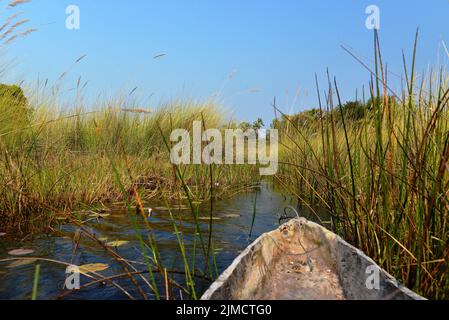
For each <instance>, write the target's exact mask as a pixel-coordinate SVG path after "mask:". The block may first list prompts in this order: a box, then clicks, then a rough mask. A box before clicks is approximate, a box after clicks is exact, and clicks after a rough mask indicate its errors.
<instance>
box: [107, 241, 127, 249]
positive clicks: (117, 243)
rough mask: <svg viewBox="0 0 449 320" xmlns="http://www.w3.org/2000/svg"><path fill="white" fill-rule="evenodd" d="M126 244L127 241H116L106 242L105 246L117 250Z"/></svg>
mask: <svg viewBox="0 0 449 320" xmlns="http://www.w3.org/2000/svg"><path fill="white" fill-rule="evenodd" d="M128 243H129V241H121V240H117V241H111V242H108V243H107V244H106V245H107V246H108V247H115V248H117V247H121V246H124V245H127V244H128Z"/></svg>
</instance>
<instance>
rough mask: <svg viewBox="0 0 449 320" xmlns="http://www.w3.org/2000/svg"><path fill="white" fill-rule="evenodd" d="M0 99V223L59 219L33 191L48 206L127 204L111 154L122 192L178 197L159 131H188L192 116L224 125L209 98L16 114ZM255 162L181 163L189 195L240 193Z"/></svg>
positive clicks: (198, 198)
mask: <svg viewBox="0 0 449 320" xmlns="http://www.w3.org/2000/svg"><path fill="white" fill-rule="evenodd" d="M9 105H10V103H6V102H5V103H4V105H3V106H2V100H0V109H5V110H9V111H8V112H9V113H8V112H5V113H2V115H1V116H0V125H1V126H0V128H1V129H0V159H1V160H0V179H1V181H0V225H1V226H2V227H3V229H4V228H7V227H13V228H18V229H19V230H22V231H27V228H28V227H29V226H36V227H37V226H46V225H49V224H51V222H54V218H55V217H56V216H55V215H54V214H52V213H51V212H48V210H46V209H43V208H42V206H41V205H39V203H37V202H36V201H35V200H30V197H26V196H25V194H26V195H32V198H33V199H38V200H40V201H42V202H45V203H46V204H48V205H51V206H52V207H55V208H58V209H61V210H63V211H64V210H65V211H69V210H72V211H73V210H77V209H92V208H94V207H96V206H98V207H108V206H109V205H111V203H114V202H120V201H121V202H124V201H125V200H126V199H125V196H124V195H123V192H122V191H121V190H120V188H119V185H118V183H117V179H116V177H115V174H114V171H113V170H112V168H111V159H112V160H113V161H114V164H115V166H116V167H117V168H118V172H120V180H121V181H122V182H123V184H124V185H125V187H126V189H127V191H129V192H130V190H132V188H136V189H137V190H138V191H139V193H140V195H141V198H142V200H143V201H150V200H153V199H158V200H161V199H164V198H167V199H169V200H179V199H181V200H183V199H186V198H185V196H183V195H181V188H180V184H179V182H178V181H177V177H176V173H175V172H174V170H173V167H172V165H171V163H170V158H169V150H167V148H166V145H165V143H164V139H163V137H169V136H170V132H171V130H173V129H175V128H176V129H178V128H184V129H187V130H191V127H192V123H193V121H194V120H199V121H204V123H205V124H207V127H208V128H223V127H224V126H226V125H227V123H226V117H225V115H224V114H223V111H219V109H218V107H217V106H216V105H214V104H212V103H190V102H180V101H174V102H171V103H167V104H165V105H162V106H160V107H159V108H157V110H156V111H154V112H152V113H142V112H140V111H139V112H134V110H136V109H135V108H134V109H132V110H131V109H130V108H125V107H123V103H122V102H121V101H116V102H108V103H104V105H103V106H100V107H98V109H97V110H93V111H92V110H91V111H85V110H83V109H77V110H70V111H64V112H63V111H60V110H58V109H57V108H56V107H49V106H48V104H45V105H42V104H41V105H39V106H35V107H30V108H29V110H28V112H17V111H14V110H12V111H11V109H13V108H10V107H9ZM256 170H257V168H253V167H252V166H247V165H243V166H220V167H217V168H216V169H214V170H213V179H214V181H215V182H214V183H216V184H217V185H219V187H218V188H217V189H216V190H215V194H211V193H210V188H209V187H208V185H209V182H210V168H209V166H203V165H197V166H185V167H183V168H182V173H183V177H184V178H185V181H186V184H187V185H188V187H189V190H190V193H191V196H192V197H193V200H194V201H207V200H208V199H209V198H210V197H211V196H214V197H215V198H220V197H226V196H227V195H230V194H233V193H236V192H239V191H241V190H243V189H244V188H245V187H246V186H250V185H253V184H254V183H257V181H255V178H254V177H257V175H256V174H254V173H255V172H256Z"/></svg>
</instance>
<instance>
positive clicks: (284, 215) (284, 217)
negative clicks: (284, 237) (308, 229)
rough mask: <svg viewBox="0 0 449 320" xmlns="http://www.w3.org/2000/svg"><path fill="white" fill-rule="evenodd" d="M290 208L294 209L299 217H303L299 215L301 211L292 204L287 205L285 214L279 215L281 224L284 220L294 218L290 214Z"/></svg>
mask: <svg viewBox="0 0 449 320" xmlns="http://www.w3.org/2000/svg"><path fill="white" fill-rule="evenodd" d="M288 210H291V211H293V213H294V214H295V215H296V217H297V218H298V219H299V218H301V216H300V215H299V212H298V211H297V210H296V209H295V208H294V207H292V206H286V207H284V214H283V215H282V216H279V224H282V221H284V220H290V219H293V217H290V216H289V214H288V213H289V212H288Z"/></svg>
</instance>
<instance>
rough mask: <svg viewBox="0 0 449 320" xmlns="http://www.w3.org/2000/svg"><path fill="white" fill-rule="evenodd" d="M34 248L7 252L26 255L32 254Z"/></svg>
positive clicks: (12, 254)
mask: <svg viewBox="0 0 449 320" xmlns="http://www.w3.org/2000/svg"><path fill="white" fill-rule="evenodd" d="M33 253H34V250H31V249H16V250H11V251H9V252H8V254H9V255H10V256H27V255H29V254H33Z"/></svg>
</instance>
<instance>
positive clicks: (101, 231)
mask: <svg viewBox="0 0 449 320" xmlns="http://www.w3.org/2000/svg"><path fill="white" fill-rule="evenodd" d="M256 193H257V216H256V220H255V224H254V228H253V232H252V234H253V236H252V239H248V235H249V232H250V228H251V223H252V218H253V208H254V200H255V197H256ZM292 203H294V201H293V200H292V199H291V198H290V197H286V196H284V195H282V194H281V193H280V192H278V191H277V190H276V189H275V187H273V186H272V185H270V184H263V185H262V186H261V188H260V190H258V191H254V192H251V193H245V194H241V195H238V196H236V197H234V198H233V199H230V200H220V201H217V202H216V203H215V206H214V224H213V234H212V237H213V242H214V249H215V251H216V252H217V255H216V261H217V267H218V270H219V272H222V271H224V270H225V269H226V268H227V267H228V266H229V265H230V264H231V263H232V261H233V259H235V257H236V256H237V255H238V254H239V253H240V252H241V251H242V250H244V249H245V248H246V247H247V245H248V244H249V241H252V240H254V238H256V237H258V236H259V235H261V234H262V233H264V232H267V231H270V230H273V229H274V228H276V227H277V226H278V220H279V214H281V213H282V212H283V208H284V207H285V206H286V205H290V204H292ZM152 207H153V208H155V209H154V211H153V214H152V216H151V218H150V219H149V222H150V225H151V228H152V229H153V231H154V236H155V238H156V241H157V244H158V248H159V251H160V253H161V257H162V260H163V262H164V266H165V267H166V268H167V269H171V270H183V261H182V260H183V259H182V256H181V254H180V251H179V246H178V242H177V239H176V234H174V230H173V225H172V220H171V219H170V214H169V212H168V211H167V210H166V208H163V205H161V204H160V203H155V204H153V206H152ZM209 214H210V205H209V204H205V205H203V206H201V207H200V224H201V229H202V230H203V231H204V232H207V230H208V224H209V220H208V217H209ZM174 215H175V218H176V225H177V227H178V230H179V231H180V232H182V233H183V235H184V240H185V247H186V249H187V251H188V252H189V253H191V252H192V251H193V246H194V241H193V238H194V237H193V235H194V233H195V223H194V221H193V219H192V216H191V213H190V212H189V211H188V210H185V208H181V210H176V211H175V212H174ZM137 221H138V225H139V228H140V229H141V232H142V233H143V234H145V233H146V232H147V231H146V228H145V223H144V221H143V220H142V218H140V217H139V218H138V219H137ZM88 226H89V228H91V229H92V231H93V232H94V233H95V234H96V235H97V237H98V238H101V239H104V240H107V241H116V240H120V241H127V242H128V243H127V244H126V245H124V246H121V247H119V248H117V249H116V250H117V251H118V253H119V254H120V255H121V256H123V257H124V258H126V259H128V260H131V261H135V262H136V268H137V269H139V270H145V266H144V265H143V262H144V257H143V255H142V252H141V250H140V245H139V242H138V240H137V237H136V231H135V229H134V228H133V226H132V223H131V221H130V218H129V217H128V216H127V215H126V213H125V212H123V211H122V210H116V211H114V212H112V214H111V215H110V216H108V217H106V218H105V219H101V220H100V221H92V222H89V223H88ZM60 231H61V234H60V235H59V236H46V235H41V236H38V237H36V238H35V239H33V240H32V241H29V242H28V243H20V244H18V243H16V242H14V241H11V240H8V237H2V238H0V257H1V258H10V256H8V252H9V251H10V250H12V249H16V248H17V247H18V246H19V247H27V248H31V249H33V250H35V253H34V254H33V256H36V257H41V258H46V259H55V260H59V261H64V262H67V263H73V264H75V265H85V264H89V263H106V264H109V265H110V266H111V267H110V268H109V269H108V270H106V271H104V272H101V274H102V275H104V276H112V275H116V274H121V273H123V269H122V268H121V266H120V265H119V264H118V263H116V262H114V261H113V260H111V257H110V256H109V255H108V254H107V253H106V252H105V250H104V249H103V248H101V247H100V246H99V245H98V244H95V243H93V242H92V241H90V240H89V239H87V238H86V237H83V238H81V242H80V248H79V249H78V250H77V251H76V253H75V255H73V243H72V238H73V235H74V234H75V232H76V228H75V227H73V226H71V225H64V226H62V227H61V228H60ZM196 246H197V254H198V257H197V262H196V265H197V266H200V265H201V264H202V263H203V261H201V259H202V255H201V254H200V251H201V250H198V246H199V245H198V243H196ZM39 263H40V264H41V272H40V279H39V294H38V296H39V298H41V299H54V298H56V297H58V295H60V294H61V293H63V292H64V290H63V286H64V281H65V277H66V275H65V267H64V266H61V265H57V264H54V263H48V262H39ZM35 264H36V262H33V263H29V262H28V263H25V264H23V265H20V264H19V265H17V263H15V264H14V263H9V264H8V263H1V264H0V299H29V298H30V297H31V291H32V286H33V277H34V270H35ZM145 277H147V278H148V275H145ZM175 279H176V281H179V283H183V282H184V276H182V275H177V276H176V277H175ZM159 280H163V279H159ZM81 281H82V283H81V284H83V283H85V282H88V279H87V278H84V277H82V278H81ZM117 283H118V284H120V285H121V286H123V287H124V288H125V289H126V290H127V291H129V293H130V294H132V295H133V296H135V297H139V294H138V292H137V291H136V287H135V286H134V285H133V284H131V283H130V281H129V280H128V279H122V280H117ZM209 284H210V283H209V282H208V281H198V283H197V290H198V295H200V294H201V292H202V291H204V290H205V289H206V288H207V286H208V285H209ZM142 288H144V289H145V291H146V294H147V295H149V296H151V292H150V290H149V289H147V288H145V287H144V286H143V285H142ZM173 294H174V295H175V296H178V297H179V295H180V294H179V292H174V293H173ZM66 298H69V299H125V298H126V296H124V294H123V293H122V292H120V291H119V290H117V288H115V287H113V286H110V285H103V286H101V285H98V286H95V287H91V288H89V289H86V290H81V291H79V292H75V293H73V294H71V295H70V296H68V297H66Z"/></svg>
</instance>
